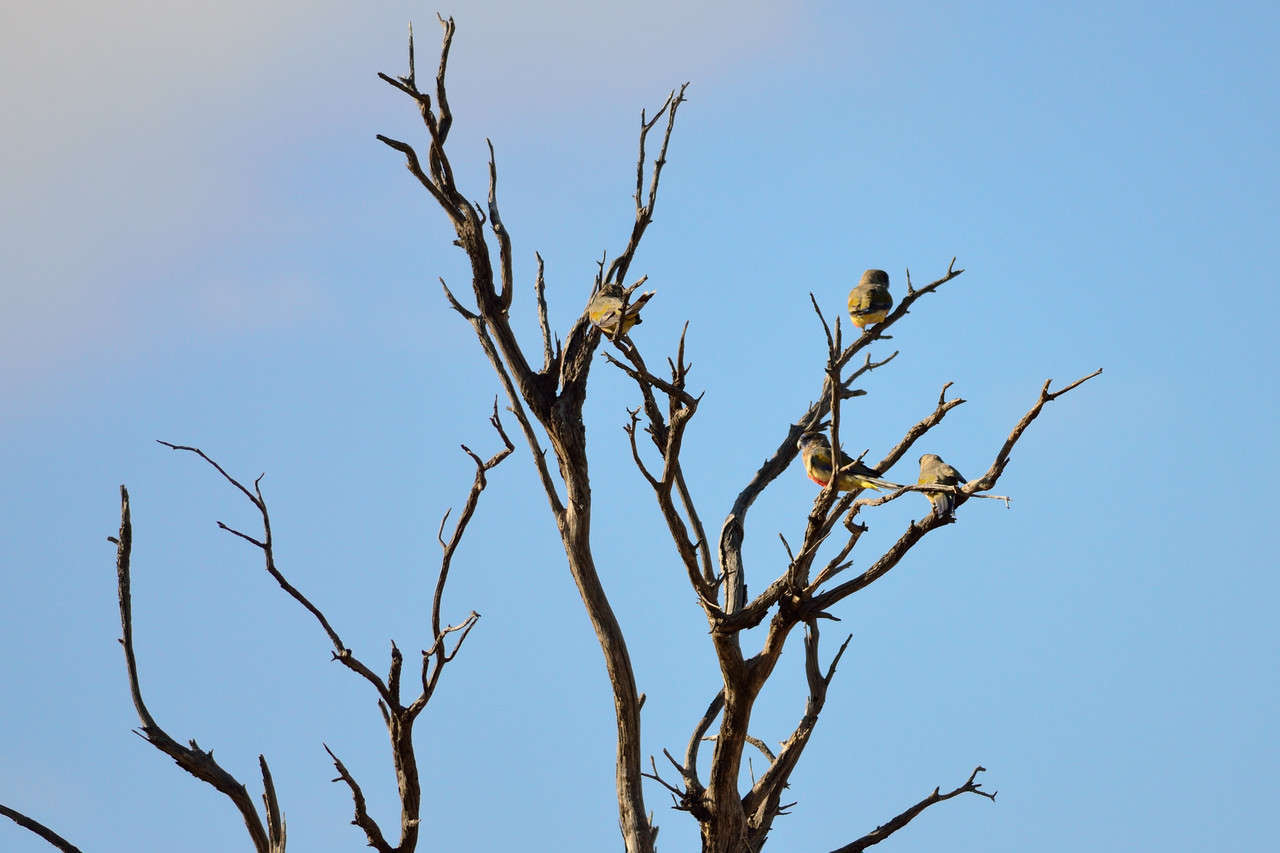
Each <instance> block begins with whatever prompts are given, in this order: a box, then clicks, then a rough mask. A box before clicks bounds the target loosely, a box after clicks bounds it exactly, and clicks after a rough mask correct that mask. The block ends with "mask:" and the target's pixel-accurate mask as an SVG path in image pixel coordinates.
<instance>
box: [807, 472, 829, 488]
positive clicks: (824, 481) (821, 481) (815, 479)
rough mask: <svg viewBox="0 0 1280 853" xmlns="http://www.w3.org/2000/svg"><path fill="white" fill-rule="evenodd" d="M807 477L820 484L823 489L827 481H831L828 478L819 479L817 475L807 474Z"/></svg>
mask: <svg viewBox="0 0 1280 853" xmlns="http://www.w3.org/2000/svg"><path fill="white" fill-rule="evenodd" d="M809 479H810V480H813V482H815V483H817V484H818V485H819V486H822V488H824V489H825V488H826V487H827V483H829V482H831V480H830V479H826V480H819V479H818V478H817V477H815V476H813V475H812V474H810V475H809Z"/></svg>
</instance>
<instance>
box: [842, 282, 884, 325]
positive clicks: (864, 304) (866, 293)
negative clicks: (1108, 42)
mask: <svg viewBox="0 0 1280 853" xmlns="http://www.w3.org/2000/svg"><path fill="white" fill-rule="evenodd" d="M892 307H893V297H892V296H890V295H889V274H888V273H887V272H885V271H884V270H867V271H866V272H864V273H863V274H862V278H861V279H860V280H859V281H858V283H857V284H856V285H855V286H854V288H853V290H850V291H849V318H850V319H851V320H853V325H855V326H857V327H858V328H859V329H862V328H865V327H867V326H869V325H871V324H872V323H879V322H880V321H881V320H883V319H884V318H885V317H886V316H888V314H889V309H890V308H892Z"/></svg>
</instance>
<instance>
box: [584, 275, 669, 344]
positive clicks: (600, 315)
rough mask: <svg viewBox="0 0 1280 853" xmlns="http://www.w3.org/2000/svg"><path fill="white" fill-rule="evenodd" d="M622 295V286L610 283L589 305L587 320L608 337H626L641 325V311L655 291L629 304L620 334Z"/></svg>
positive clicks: (640, 296)
mask: <svg viewBox="0 0 1280 853" xmlns="http://www.w3.org/2000/svg"><path fill="white" fill-rule="evenodd" d="M622 294H623V290H622V285H620V284H615V283H612V282H610V283H609V284H606V285H603V286H601V288H600V289H599V290H597V291H596V292H595V295H593V296H592V297H591V301H590V302H588V303H587V319H588V320H590V321H591V322H592V324H593V325H595V326H596V328H598V329H600V331H602V332H604V333H605V334H607V335H615V334H623V335H625V334H626V333H627V332H628V331H629V330H630V329H631V327H632V326H634V325H636V324H638V323H640V322H641V321H640V309H641V308H643V307H644V304H645V303H646V302H648V301H649V300H650V299H651V298H652V297H653V294H654V291H652V290H649V291H646V292H645V293H642V294H640V295H639V296H637V297H636V298H635V299H633V300H631V301H630V302H628V303H627V314H626V316H625V317H623V318H622V331H621V332H619V331H618V317H619V314H620V313H621V310H622Z"/></svg>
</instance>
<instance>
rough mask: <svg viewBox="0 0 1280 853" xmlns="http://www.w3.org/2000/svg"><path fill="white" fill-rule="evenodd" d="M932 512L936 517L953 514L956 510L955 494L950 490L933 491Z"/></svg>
mask: <svg viewBox="0 0 1280 853" xmlns="http://www.w3.org/2000/svg"><path fill="white" fill-rule="evenodd" d="M933 495H934V498H933V514H934V515H935V516H937V517H938V518H946V517H948V516H950V515H954V514H955V511H956V496H955V495H953V494H951V493H950V492H934V493H933Z"/></svg>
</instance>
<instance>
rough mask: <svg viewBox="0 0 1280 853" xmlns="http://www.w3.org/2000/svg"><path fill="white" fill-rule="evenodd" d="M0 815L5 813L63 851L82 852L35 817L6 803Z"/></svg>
mask: <svg viewBox="0 0 1280 853" xmlns="http://www.w3.org/2000/svg"><path fill="white" fill-rule="evenodd" d="M0 815H4V816H5V817H7V818H9V820H11V821H13V822H14V823H16V824H17V825H18V826H20V827H22V828H23V829H25V830H28V831H30V832H34V833H35V834H36V835H38V836H40V837H41V838H43V839H44V840H45V841H47V842H49V843H50V844H52V845H53V846H54V847H56V848H58V849H59V850H61V851H62V853H80V848H79V847H77V846H75V845H74V844H72V843H71V842H70V841H68V840H67V839H65V838H63V837H62V836H61V835H59V834H58V833H56V832H54V831H53V830H52V829H50V828H49V827H47V826H45V825H44V824H43V823H41V822H40V821H38V820H36V819H35V818H30V817H27V816H26V815H24V814H23V813H22V812H20V811H17V810H16V809H11V808H9V807H8V806H6V805H3V804H0Z"/></svg>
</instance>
